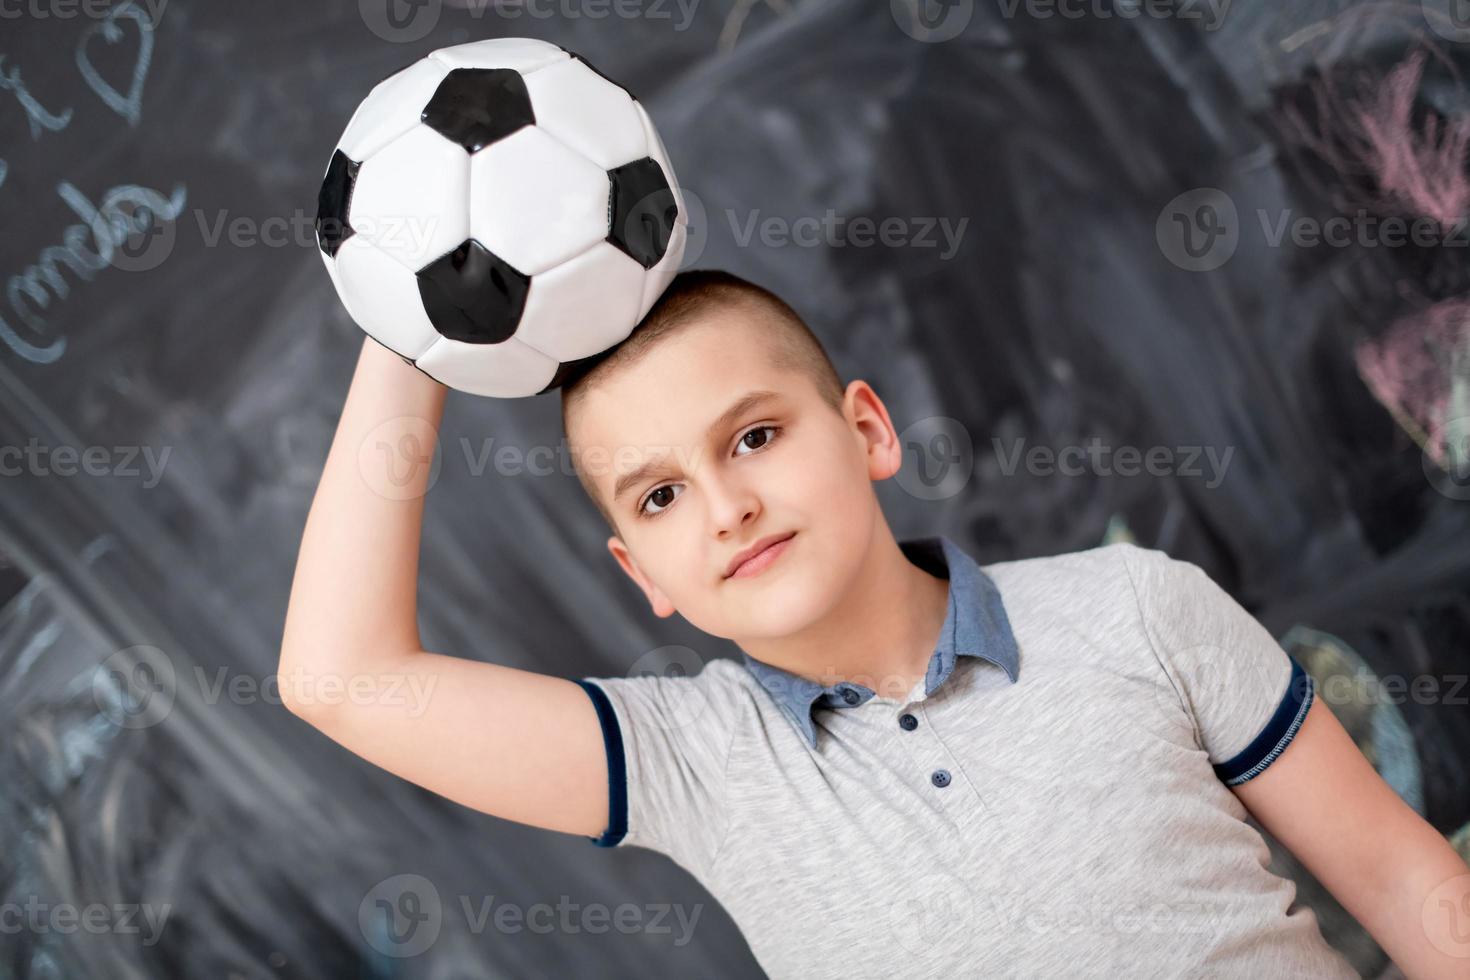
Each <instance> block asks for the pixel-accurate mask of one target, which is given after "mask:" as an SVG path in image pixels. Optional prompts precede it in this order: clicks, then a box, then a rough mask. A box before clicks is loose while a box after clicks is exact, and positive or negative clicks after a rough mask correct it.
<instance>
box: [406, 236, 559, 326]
mask: <svg viewBox="0 0 1470 980" xmlns="http://www.w3.org/2000/svg"><path fill="white" fill-rule="evenodd" d="M418 283H419V298H420V299H422V300H423V303H424V312H426V313H427V314H428V315H429V322H430V323H432V324H433V325H434V329H435V330H437V331H439V334H440V335H441V336H444V337H448V338H449V339H450V340H459V341H463V342H464V343H466V344H498V343H501V342H502V341H505V340H508V339H509V338H510V337H511V335H512V334H514V333H515V332H516V325H517V324H518V323H519V322H520V319H521V311H522V310H524V309H525V308H526V293H527V292H528V291H529V290H530V287H531V277H530V276H527V275H525V274H524V273H522V272H520V271H519V270H518V269H516V268H514V267H512V266H511V265H510V264H509V263H508V262H506V261H505V260H504V259H501V258H500V257H499V256H498V255H496V254H495V253H493V252H491V251H490V250H489V249H487V248H486V247H485V246H483V245H481V244H480V243H479V242H478V241H476V240H475V239H473V238H471V239H468V240H467V241H465V242H463V243H462V244H461V245H460V246H459V247H458V248H456V249H455V250H454V251H452V252H448V253H446V254H444V255H441V256H440V257H439V258H437V259H435V260H434V261H433V262H430V263H429V264H428V265H426V266H424V267H423V268H422V269H420V270H419V273H418Z"/></svg>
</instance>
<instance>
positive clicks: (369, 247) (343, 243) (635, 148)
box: [316, 37, 688, 398]
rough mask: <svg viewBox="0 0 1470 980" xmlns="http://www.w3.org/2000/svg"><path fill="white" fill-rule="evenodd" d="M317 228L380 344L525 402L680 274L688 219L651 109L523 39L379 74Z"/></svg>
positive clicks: (453, 379)
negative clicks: (652, 118) (381, 77)
mask: <svg viewBox="0 0 1470 980" xmlns="http://www.w3.org/2000/svg"><path fill="white" fill-rule="evenodd" d="M316 235H317V243H318V245H319V246H320V247H321V252H322V258H323V260H324V261H325V262H326V266H327V273H328V274H329V275H330V276H331V278H332V282H333V284H334V285H335V286H336V288H337V295H338V296H339V297H341V299H342V303H343V305H344V306H346V308H347V312H348V313H349V314H350V315H351V316H352V318H353V320H355V321H356V322H357V324H358V325H359V326H361V327H362V328H363V330H365V331H367V333H368V335H369V336H371V337H372V338H373V339H374V340H376V341H378V342H379V343H380V344H382V345H383V346H384V347H387V348H388V349H389V350H392V351H394V352H395V353H397V354H398V355H399V356H400V357H402V358H403V359H404V360H405V361H406V362H408V363H410V364H413V365H414V366H416V367H417V368H419V370H421V371H423V372H424V373H425V374H427V375H429V376H430V377H431V378H434V379H435V380H436V381H439V382H441V383H442V384H445V385H448V386H449V387H451V388H455V389H458V390H461V391H467V392H470V393H472V394H477V395H485V396H488V397H492V398H522V397H526V396H528V395H536V394H540V393H542V392H545V391H550V390H552V389H554V388H557V387H559V386H560V385H561V384H562V383H563V381H565V380H566V379H567V378H569V377H570V376H571V375H572V374H573V373H574V372H575V371H576V370H577V369H578V368H579V367H582V366H584V365H585V364H589V363H591V362H593V361H595V360H596V359H597V357H598V356H599V355H601V354H604V353H605V352H607V351H608V350H609V349H610V348H612V347H614V346H615V345H616V344H617V343H618V342H619V341H621V340H623V339H624V338H626V337H627V336H628V334H630V333H631V332H632V330H633V327H634V326H636V325H637V323H638V321H639V320H641V319H642V318H643V315H644V314H645V313H647V312H648V310H649V308H650V307H651V306H652V305H653V303H654V301H655V300H656V299H658V297H659V295H660V294H661V293H662V292H663V291H664V289H665V288H667V286H668V284H669V281H670V280H671V279H673V277H674V274H675V273H676V272H678V269H679V263H680V262H681V261H682V259H683V255H684V247H685V243H686V242H687V240H688V218H687V212H686V210H685V208H684V199H683V195H682V194H681V193H680V190H679V186H678V183H677V181H676V179H675V177H674V171H673V168H672V167H671V166H670V165H669V158H668V153H667V152H666V151H665V150H664V146H663V143H662V141H661V140H660V139H659V137H658V133H657V132H655V130H654V127H653V122H652V120H650V119H649V117H648V113H647V111H645V110H644V108H643V106H642V105H641V104H639V102H638V101H637V100H636V99H635V98H633V96H632V95H631V94H630V93H629V92H628V91H627V90H626V89H624V88H623V87H621V86H620V85H618V84H617V83H615V82H613V81H611V80H609V79H608V78H607V77H606V76H604V75H603V74H602V73H600V72H599V71H597V70H596V69H595V68H593V67H592V66H591V65H590V64H588V63H587V61H586V60H585V59H583V58H582V57H580V56H579V55H577V54H575V53H573V52H571V51H568V50H567V49H565V48H562V47H560V46H559V45H556V44H551V43H548V42H546V41H538V40H534V39H531V38H519V37H511V38H492V39H489V40H484V41H475V42H472V43H470V44H459V45H455V46H453V47H447V48H440V49H439V50H437V51H434V52H431V53H430V54H429V55H428V56H427V57H425V58H423V59H421V60H419V61H417V62H415V63H414V64H411V65H409V66H408V67H406V68H404V69H402V70H400V71H398V72H396V73H394V74H392V75H390V76H388V77H387V78H385V79H384V80H383V81H381V82H379V83H378V84H377V85H376V86H374V87H373V89H372V91H371V92H369V93H368V95H367V98H365V99H363V101H362V104H361V105H360V106H358V108H357V112H356V113H354V114H353V116H352V119H351V121H350V122H348V124H347V129H346V130H345V131H344V132H343V134H342V138H341V140H340V141H339V142H338V144H337V148H336V151H335V152H334V153H333V154H332V159H331V163H330V164H329V165H328V167H327V172H326V177H325V179H324V180H323V181H322V187H321V194H320V197H319V200H318V208H317V219H316Z"/></svg>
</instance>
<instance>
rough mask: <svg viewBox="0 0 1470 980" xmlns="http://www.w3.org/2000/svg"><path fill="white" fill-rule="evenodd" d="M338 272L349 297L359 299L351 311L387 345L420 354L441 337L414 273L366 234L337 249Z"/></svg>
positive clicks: (407, 353)
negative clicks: (374, 243)
mask: <svg viewBox="0 0 1470 980" xmlns="http://www.w3.org/2000/svg"><path fill="white" fill-rule="evenodd" d="M337 275H338V277H340V279H341V283H342V286H343V287H345V288H344V289H343V295H350V296H352V297H353V302H352V305H351V306H349V307H348V308H347V312H349V313H351V314H352V318H353V319H354V320H356V321H357V324H358V326H360V327H362V328H363V329H364V330H366V331H367V332H368V333H370V334H372V335H373V337H375V338H376V339H377V340H378V341H379V342H380V343H382V344H383V346H385V347H389V348H392V349H393V350H395V351H397V352H398V353H400V354H402V355H404V356H405V357H409V358H415V357H418V356H419V355H420V354H422V353H423V352H424V351H426V350H428V349H429V345H431V344H432V343H433V342H434V341H436V340H438V339H439V332H438V331H437V330H435V329H434V325H433V324H432V323H430V322H429V317H428V315H427V314H426V313H424V304H423V303H422V302H420V301H419V285H418V280H417V279H416V278H415V277H414V274H413V273H412V272H410V271H409V270H408V269H406V268H404V266H403V263H401V262H399V261H398V260H397V259H394V258H392V257H391V256H389V255H387V254H386V253H384V252H383V251H381V250H380V249H378V248H377V247H376V246H374V245H373V244H372V243H371V242H369V241H368V240H367V239H365V238H363V237H362V236H361V235H353V236H352V237H351V238H349V239H347V241H345V242H343V243H342V247H341V248H340V249H338V250H337Z"/></svg>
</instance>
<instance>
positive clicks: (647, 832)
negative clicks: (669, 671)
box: [576, 660, 743, 871]
mask: <svg viewBox="0 0 1470 980" xmlns="http://www.w3.org/2000/svg"><path fill="white" fill-rule="evenodd" d="M739 669H741V668H740V667H739V666H738V665H735V664H732V663H731V662H729V661H727V660H712V661H710V662H709V663H707V664H705V665H704V667H703V669H701V670H700V672H699V673H698V674H695V675H693V676H672V677H665V676H660V675H657V674H647V675H643V676H632V677H588V678H583V679H580V680H578V681H577V682H576V683H577V684H579V685H581V687H582V689H583V690H584V691H586V692H587V695H588V697H590V698H591V699H592V704H593V707H594V708H595V709H596V711H597V716H598V720H599V721H600V722H601V724H602V736H603V746H604V747H605V748H606V750H607V764H608V765H607V768H608V773H607V778H608V798H609V807H608V810H609V812H608V826H607V829H606V830H605V831H604V832H603V833H602V835H601V836H600V837H589V838H588V840H590V841H591V842H592V843H594V844H596V845H597V846H599V847H617V846H619V845H623V844H631V845H634V846H637V847H646V848H649V849H651V850H655V851H659V852H660V853H663V854H666V855H668V856H669V857H671V858H673V859H674V861H676V862H677V863H679V864H680V865H682V866H683V867H685V868H687V869H688V870H690V871H699V870H700V869H702V868H704V867H706V866H708V865H709V864H710V863H711V862H712V861H713V859H714V857H715V854H716V853H717V851H718V848H719V845H720V843H721V841H722V840H723V836H724V828H725V825H726V822H727V820H726V813H725V806H724V802H725V773H726V766H727V764H728V762H729V756H730V746H731V743H732V741H733V738H734V734H735V718H736V717H737V716H738V713H739V712H738V709H739V704H740V700H741V695H742V693H743V689H742V687H741V686H740V685H739V683H738V682H737V681H736V680H735V679H734V678H733V677H731V676H730V671H732V670H737V671H738V670H739Z"/></svg>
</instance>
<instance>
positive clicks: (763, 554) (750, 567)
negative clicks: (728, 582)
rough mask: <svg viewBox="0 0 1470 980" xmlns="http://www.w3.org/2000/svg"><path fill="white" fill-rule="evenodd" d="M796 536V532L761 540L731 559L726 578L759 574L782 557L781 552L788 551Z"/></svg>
mask: <svg viewBox="0 0 1470 980" xmlns="http://www.w3.org/2000/svg"><path fill="white" fill-rule="evenodd" d="M795 536H796V532H795V531H789V532H787V533H785V534H773V535H770V536H769V537H765V538H761V539H760V540H759V541H757V542H756V543H755V544H753V545H751V546H750V547H749V548H746V549H745V550H744V551H741V552H739V553H738V554H736V555H735V557H734V558H732V559H730V564H729V565H728V566H726V568H725V578H727V579H731V578H748V577H749V576H751V575H757V574H759V573H760V572H762V571H764V570H765V568H766V567H767V566H768V565H770V564H771V563H772V562H774V561H775V560H776V559H777V558H778V557H780V555H781V552H783V551H785V550H786V546H787V542H789V541H790V540H791V539H792V538H794V537H795Z"/></svg>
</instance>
